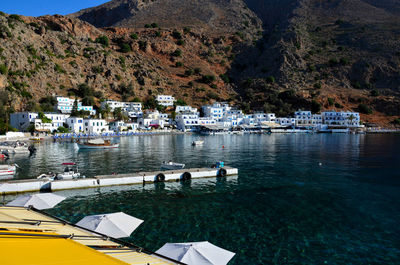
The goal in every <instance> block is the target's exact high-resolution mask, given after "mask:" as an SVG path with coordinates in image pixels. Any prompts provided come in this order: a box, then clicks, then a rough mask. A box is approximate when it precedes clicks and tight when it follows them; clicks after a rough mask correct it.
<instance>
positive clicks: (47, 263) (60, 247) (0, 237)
mask: <svg viewBox="0 0 400 265" xmlns="http://www.w3.org/2000/svg"><path fill="white" fill-rule="evenodd" d="M7 233H13V234H15V235H7ZM49 236H57V234H55V233H42V232H25V231H0V257H1V264H2V265H9V264H10V265H11V264H12V265H18V264H24V265H26V264H29V265H39V264H40V265H64V264H65V265H71V264H74V265H78V264H82V265H99V264H102V265H108V264H110V265H117V264H127V263H125V262H122V261H120V260H117V259H115V258H113V257H110V256H108V255H104V254H102V253H101V252H99V251H96V250H93V249H91V248H89V247H86V246H84V245H82V244H79V243H77V242H74V241H73V240H71V239H65V238H58V237H49Z"/></svg>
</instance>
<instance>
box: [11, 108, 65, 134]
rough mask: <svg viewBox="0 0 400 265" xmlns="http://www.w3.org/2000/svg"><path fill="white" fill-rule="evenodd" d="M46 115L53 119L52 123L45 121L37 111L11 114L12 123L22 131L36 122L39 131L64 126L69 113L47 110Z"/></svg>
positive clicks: (36, 128) (53, 129)
mask: <svg viewBox="0 0 400 265" xmlns="http://www.w3.org/2000/svg"><path fill="white" fill-rule="evenodd" d="M44 116H45V117H46V118H48V119H50V120H51V122H50V123H46V122H43V121H42V120H41V119H40V118H39V114H38V113H37V112H17V113H12V114H11V115H10V124H11V126H13V127H14V128H16V129H17V130H20V131H26V129H27V128H28V127H29V125H31V124H34V125H35V130H38V131H51V132H53V131H55V130H57V129H58V127H60V126H63V124H64V122H65V121H66V119H67V118H68V117H69V114H62V113H51V112H46V113H44Z"/></svg>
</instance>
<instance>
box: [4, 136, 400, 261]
mask: <svg viewBox="0 0 400 265" xmlns="http://www.w3.org/2000/svg"><path fill="white" fill-rule="evenodd" d="M195 139H197V136H194V135H163V136H139V137H136V136H135V137H128V138H121V139H119V140H118V141H120V143H121V145H120V148H118V149H113V150H92V151H88V150H85V151H81V150H78V149H77V147H76V146H75V145H74V144H72V143H42V144H39V145H38V146H37V149H38V151H37V153H36V154H35V155H34V156H33V157H26V156H14V157H12V160H14V162H16V163H17V164H19V166H20V167H21V170H20V171H19V172H18V176H17V178H32V177H35V176H37V175H40V174H41V173H45V172H47V171H53V172H59V171H62V170H63V166H62V165H61V163H63V162H76V163H77V164H78V167H79V169H80V171H81V172H82V174H84V175H86V176H89V177H90V176H94V175H99V174H111V173H129V172H135V171H139V170H158V169H159V167H160V165H161V163H162V161H169V160H172V161H174V162H179V163H184V164H186V167H187V168H191V167H209V166H211V164H213V163H215V162H217V161H224V162H225V165H227V166H232V167H237V168H238V169H239V175H238V176H232V177H226V178H208V179H198V180H191V181H189V182H187V183H179V182H172V183H162V184H146V185H145V186H142V185H133V186H116V187H107V188H100V189H87V190H77V191H61V192H57V193H58V194H61V195H64V196H67V197H68V198H67V199H66V200H65V201H63V202H62V203H61V204H59V205H58V206H56V207H55V208H54V209H51V210H47V211H48V212H49V213H51V214H54V215H56V216H58V217H61V218H64V219H66V220H68V221H71V222H74V223H75V222H78V221H79V220H80V219H81V218H83V217H84V216H86V215H91V214H101V213H111V212H119V211H122V212H125V213H127V214H130V215H132V216H135V217H137V218H140V219H143V220H144V223H143V224H142V225H141V226H139V228H138V229H137V230H135V231H134V232H133V233H132V235H131V237H130V238H126V239H124V240H127V241H130V242H133V243H135V244H137V245H140V246H142V247H144V248H146V249H149V250H152V251H155V250H157V249H158V248H160V247H161V246H162V245H163V244H164V243H166V242H193V241H210V242H211V243H213V244H215V245H218V246H220V247H223V248H225V249H228V250H230V251H233V252H235V253H236V255H235V257H234V258H233V259H232V261H231V262H230V263H229V264H400V152H399V150H400V136H399V135H348V134H330V135H318V134H314V135H310V134H272V135H221V136H208V137H204V141H205V142H204V145H203V146H195V147H192V146H191V142H192V141H193V140H195ZM10 199H12V197H7V200H10Z"/></svg>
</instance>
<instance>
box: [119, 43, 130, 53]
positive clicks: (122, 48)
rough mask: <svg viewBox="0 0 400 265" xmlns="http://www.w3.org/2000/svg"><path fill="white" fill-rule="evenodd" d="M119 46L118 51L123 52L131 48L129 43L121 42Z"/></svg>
mask: <svg viewBox="0 0 400 265" xmlns="http://www.w3.org/2000/svg"><path fill="white" fill-rule="evenodd" d="M119 47H120V52H123V53H127V52H130V51H131V50H132V49H131V45H129V44H128V43H121V44H120V46H119Z"/></svg>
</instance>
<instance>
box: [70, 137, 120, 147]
mask: <svg viewBox="0 0 400 265" xmlns="http://www.w3.org/2000/svg"><path fill="white" fill-rule="evenodd" d="M77 144H78V147H79V148H80V149H109V148H117V147H118V146H119V144H118V143H115V144H113V143H111V140H104V139H101V138H99V139H90V140H88V141H87V142H78V143H77Z"/></svg>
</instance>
